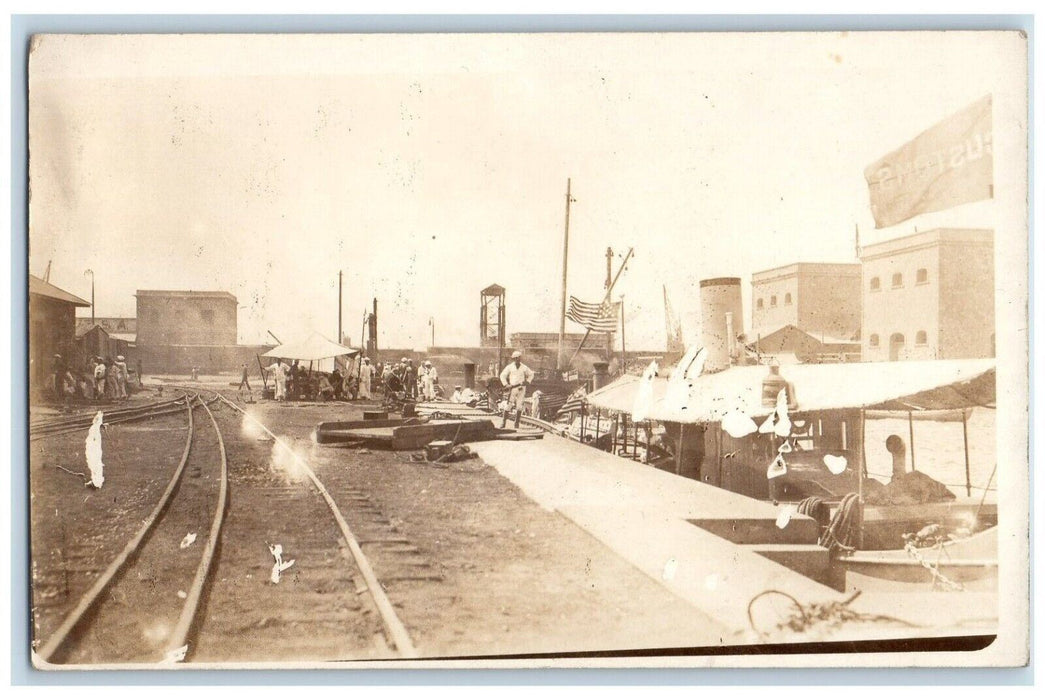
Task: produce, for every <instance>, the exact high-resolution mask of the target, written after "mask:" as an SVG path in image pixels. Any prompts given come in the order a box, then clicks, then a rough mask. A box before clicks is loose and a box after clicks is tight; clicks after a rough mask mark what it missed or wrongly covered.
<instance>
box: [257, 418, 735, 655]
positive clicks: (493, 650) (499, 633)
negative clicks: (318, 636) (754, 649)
mask: <svg viewBox="0 0 1045 700" xmlns="http://www.w3.org/2000/svg"><path fill="white" fill-rule="evenodd" d="M361 411H362V406H351V407H349V406H347V405H344V404H339V405H311V406H307V405H303V406H294V405H293V404H290V405H279V404H276V403H273V402H265V403H260V404H256V405H254V406H253V407H251V413H252V414H253V415H255V416H256V417H257V418H258V419H259V420H261V421H262V422H263V423H265V424H266V425H267V426H268V427H269V428H270V429H271V430H273V432H275V433H276V434H277V435H279V436H280V437H281V438H283V439H285V440H286V441H287V442H289V443H291V444H292V445H294V447H295V450H296V451H298V452H299V454H301V455H302V456H303V457H304V458H305V459H306V460H307V462H308V463H309V464H310V465H311V466H312V468H313V469H314V470H315V471H316V473H317V475H318V476H319V478H320V479H321V480H322V481H323V482H324V483H325V484H326V485H327V487H328V488H329V489H330V490H331V493H332V494H333V495H334V498H335V499H336V500H337V501H338V503H339V505H340V506H341V508H342V511H343V513H344V516H345V518H346V520H347V521H348V523H349V525H350V526H351V527H353V528H355V527H356V526H357V525H356V524H357V523H360V522H362V521H365V520H366V516H365V515H363V514H358V515H356V514H354V513H353V511H352V507H351V502H350V501H348V500H347V499H345V498H344V495H345V493H346V491H347V490H349V489H361V490H363V491H365V492H366V493H367V494H368V495H369V497H370V499H371V501H373V502H374V503H375V504H377V506H378V507H379V509H380V510H381V512H382V513H384V515H385V517H387V518H388V520H389V521H390V523H391V524H392V525H393V526H395V528H396V529H397V530H398V532H400V533H401V534H402V535H403V536H404V537H405V538H406V539H409V540H410V541H411V542H412V543H414V544H415V545H416V546H417V547H418V548H419V549H420V550H421V551H422V552H423V554H424V555H425V556H426V557H427V558H429V559H431V560H432V561H434V562H437V569H438V572H439V574H440V575H441V577H442V580H440V581H418V582H402V583H397V584H394V585H388V586H386V588H387V589H388V593H389V597H390V598H391V600H392V601H393V603H394V604H395V605H396V607H397V609H398V611H399V614H400V617H401V618H402V620H403V622H404V624H405V625H406V627H407V629H408V630H410V632H411V634H412V635H413V637H414V641H415V644H416V645H417V647H418V649H419V651H420V652H421V654H422V655H423V656H473V655H474V656H484V655H510V654H540V653H568V652H582V651H583V652H595V651H611V650H616V651H620V650H634V649H651V648H675V647H686V646H699V645H706V644H717V643H719V639H720V633H722V630H721V629H720V627H719V625H718V624H717V623H715V622H713V621H712V620H711V619H710V618H708V617H707V616H706V615H704V614H703V613H702V612H700V611H698V610H696V609H695V608H693V607H692V606H691V605H689V604H688V603H686V602H684V601H682V600H681V599H679V598H677V597H676V596H675V595H674V594H672V593H671V592H669V591H668V590H667V589H666V588H664V587H663V586H661V585H660V584H659V583H658V582H656V581H654V580H652V579H650V578H649V577H648V576H646V575H645V574H643V573H642V572H640V571H639V570H637V569H636V568H634V567H633V566H632V565H631V564H629V563H627V562H625V561H624V560H623V559H621V558H620V557H618V556H617V555H616V554H615V553H613V552H612V551H611V550H609V549H608V548H607V547H605V546H604V545H603V544H601V543H600V542H598V541H597V540H595V539H594V538H593V537H591V536H590V535H588V534H587V533H586V532H585V531H584V530H582V529H581V528H579V527H578V526H576V525H575V524H573V523H572V522H570V521H569V520H567V519H566V518H564V517H563V516H562V515H560V514H558V513H553V512H548V511H546V510H544V509H542V508H541V507H539V506H537V505H536V504H535V503H533V502H532V501H531V500H530V499H529V498H527V497H526V496H525V495H524V494H522V493H521V492H520V491H519V490H518V489H517V488H516V487H515V486H514V485H513V484H512V483H511V482H510V481H508V480H507V479H505V478H504V477H502V476H501V475H500V474H498V473H497V472H496V470H494V469H492V468H488V467H486V466H485V465H483V464H482V463H481V462H480V461H479V460H478V459H474V460H469V461H468V462H463V463H460V464H455V465H451V466H449V467H447V468H436V467H433V466H431V465H429V464H425V463H420V464H419V463H412V462H409V461H407V455H406V454H395V453H390V452H380V451H376V450H370V451H363V450H352V449H343V448H336V447H323V446H318V445H315V444H314V443H313V442H312V438H311V432H312V431H313V430H314V429H315V427H316V425H317V424H318V423H319V422H321V421H324V420H353V419H358V418H360V417H361ZM274 468H278V467H274ZM372 561H373V564H374V567H375V570H376V573H377V576H378V577H379V578H380V577H381V575H382V561H381V558H380V556H375V557H373V558H372Z"/></svg>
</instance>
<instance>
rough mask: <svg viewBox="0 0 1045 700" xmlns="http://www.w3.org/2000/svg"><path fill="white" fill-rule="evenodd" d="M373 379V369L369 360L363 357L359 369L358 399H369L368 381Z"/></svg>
mask: <svg viewBox="0 0 1045 700" xmlns="http://www.w3.org/2000/svg"><path fill="white" fill-rule="evenodd" d="M373 378H374V368H373V367H372V366H371V365H370V358H369V357H364V358H363V364H362V365H360V367H359V398H361V399H369V398H371V395H370V381H371V380H372V379H373Z"/></svg>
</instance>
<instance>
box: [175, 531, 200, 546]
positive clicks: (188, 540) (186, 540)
mask: <svg viewBox="0 0 1045 700" xmlns="http://www.w3.org/2000/svg"><path fill="white" fill-rule="evenodd" d="M195 541H196V533H195V532H190V533H189V534H187V535H185V537H183V538H182V540H181V544H180V545H178V546H179V547H180V548H182V549H185V548H187V547H189V546H190V545H191V544H192V543H193V542H195Z"/></svg>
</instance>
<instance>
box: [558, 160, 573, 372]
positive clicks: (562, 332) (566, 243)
mask: <svg viewBox="0 0 1045 700" xmlns="http://www.w3.org/2000/svg"><path fill="white" fill-rule="evenodd" d="M576 201H577V200H575V199H574V198H573V197H571V196H570V178H566V230H565V232H564V233H563V236H562V305H561V308H560V310H559V353H558V355H556V358H555V369H556V370H561V369H562V368H563V365H562V361H563V354H564V352H563V351H564V348H563V344H564V343H565V341H566V261H567V258H569V254H570V203H571V202H576Z"/></svg>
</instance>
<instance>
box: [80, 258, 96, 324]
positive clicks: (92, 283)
mask: <svg viewBox="0 0 1045 700" xmlns="http://www.w3.org/2000/svg"><path fill="white" fill-rule="evenodd" d="M83 274H85V275H90V276H91V327H92V328H94V270H84V271H83Z"/></svg>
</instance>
